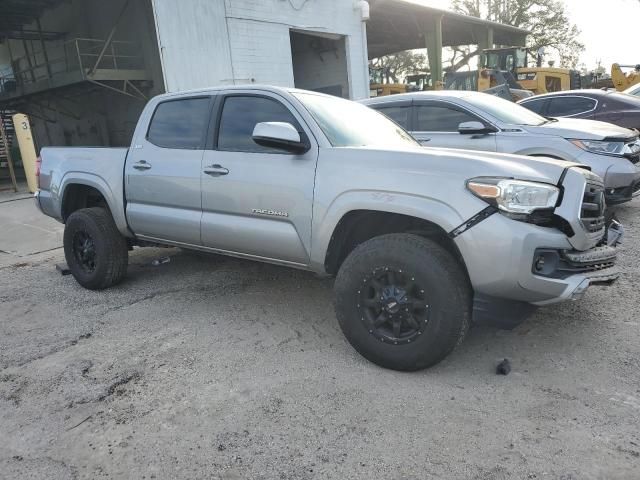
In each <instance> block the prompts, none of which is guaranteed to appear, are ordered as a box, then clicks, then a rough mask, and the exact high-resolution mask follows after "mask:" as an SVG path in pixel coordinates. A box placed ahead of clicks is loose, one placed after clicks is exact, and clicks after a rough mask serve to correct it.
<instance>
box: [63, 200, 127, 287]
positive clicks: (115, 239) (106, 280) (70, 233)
mask: <svg viewBox="0 0 640 480" xmlns="http://www.w3.org/2000/svg"><path fill="white" fill-rule="evenodd" d="M64 256H65V258H66V260H67V265H68V267H69V269H70V270H71V274H72V275H73V277H74V278H75V279H76V281H77V282H78V283H79V284H80V285H82V286H83V287H84V288H88V289H89V290H102V289H104V288H108V287H110V286H112V285H115V284H117V283H118V282H120V281H121V280H122V279H123V278H124V277H125V275H126V273H127V264H128V260H129V251H128V248H127V241H126V239H125V237H123V236H122V234H120V232H119V231H118V228H117V227H116V224H115V222H114V221H113V218H112V217H111V213H110V212H109V211H108V210H107V209H105V208H99V207H94V208H83V209H81V210H77V211H75V212H73V213H72V214H71V215H70V216H69V218H68V219H67V222H66V225H65V228H64Z"/></svg>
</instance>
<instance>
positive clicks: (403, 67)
mask: <svg viewBox="0 0 640 480" xmlns="http://www.w3.org/2000/svg"><path fill="white" fill-rule="evenodd" d="M369 69H370V71H371V72H372V79H371V80H372V82H373V83H399V82H400V81H401V80H402V79H403V78H404V77H405V76H406V75H410V74H412V73H420V72H424V71H426V70H428V69H427V58H426V56H425V55H424V54H423V53H416V52H412V51H406V52H399V53H395V54H393V55H385V56H383V57H379V58H374V59H372V60H371V61H370V62H369Z"/></svg>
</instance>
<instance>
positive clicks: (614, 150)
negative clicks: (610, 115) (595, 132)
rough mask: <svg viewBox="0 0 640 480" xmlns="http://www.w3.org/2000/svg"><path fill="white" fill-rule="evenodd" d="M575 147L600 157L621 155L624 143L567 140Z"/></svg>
mask: <svg viewBox="0 0 640 480" xmlns="http://www.w3.org/2000/svg"><path fill="white" fill-rule="evenodd" d="M569 141H570V142H571V143H573V144H574V145H575V146H576V147H578V148H581V149H582V150H586V151H587V152H591V153H599V154H601V155H622V154H623V153H624V152H623V150H624V142H604V141H600V140H569Z"/></svg>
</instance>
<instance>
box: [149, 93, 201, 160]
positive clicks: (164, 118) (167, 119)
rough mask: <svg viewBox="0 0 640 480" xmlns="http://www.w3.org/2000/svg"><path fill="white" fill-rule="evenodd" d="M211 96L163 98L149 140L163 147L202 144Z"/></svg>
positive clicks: (197, 146) (150, 129)
mask: <svg viewBox="0 0 640 480" xmlns="http://www.w3.org/2000/svg"><path fill="white" fill-rule="evenodd" d="M210 102H211V100H210V98H209V97H199V98H185V99H181V100H170V101H167V102H162V103H160V104H159V105H158V106H157V107H156V111H155V112H154V114H153V118H152V119H151V124H150V125H149V131H148V132H147V140H148V141H149V142H151V143H153V144H154V145H156V146H158V147H162V148H179V149H199V148H203V140H204V137H205V130H206V128H207V126H208V124H209V115H210V113H211V103H210Z"/></svg>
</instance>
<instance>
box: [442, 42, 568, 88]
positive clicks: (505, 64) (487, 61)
mask: <svg viewBox="0 0 640 480" xmlns="http://www.w3.org/2000/svg"><path fill="white" fill-rule="evenodd" d="M534 58H535V61H533V60H534ZM479 67H480V70H477V71H471V72H455V73H450V74H447V78H446V88H448V89H454V90H477V91H480V92H485V91H487V92H488V93H494V94H495V92H496V91H498V92H499V94H500V96H504V97H505V98H509V97H510V99H512V100H521V99H522V98H526V97H528V96H531V95H535V94H540V93H549V92H557V91H561V90H574V89H578V88H581V77H580V72H579V71H577V70H569V69H565V68H554V67H553V66H550V67H543V66H542V52H538V53H537V54H536V55H532V53H531V52H530V50H529V49H527V48H525V47H506V48H491V49H486V50H483V51H482V55H481V56H480V62H479ZM505 92H506V93H505Z"/></svg>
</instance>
